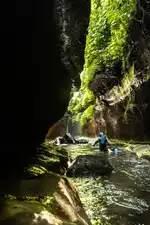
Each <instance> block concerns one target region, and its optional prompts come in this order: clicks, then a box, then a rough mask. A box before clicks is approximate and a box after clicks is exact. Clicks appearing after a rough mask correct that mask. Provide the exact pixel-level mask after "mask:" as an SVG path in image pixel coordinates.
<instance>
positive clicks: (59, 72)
mask: <svg viewBox="0 0 150 225" xmlns="http://www.w3.org/2000/svg"><path fill="white" fill-rule="evenodd" d="M57 4H58V6H59V4H60V1H58V2H57ZM0 9H1V10H0V20H1V29H0V35H1V42H0V54H1V60H0V73H1V78H0V109H1V110H0V111H1V113H0V183H1V186H3V187H11V188H12V189H15V188H16V186H18V185H19V182H20V179H22V178H23V176H24V168H25V166H27V165H29V164H30V163H31V158H32V157H36V153H37V152H36V151H37V150H36V148H37V147H38V146H39V145H40V144H41V143H42V142H43V141H44V138H45V136H46V134H47V132H48V129H49V127H50V126H51V125H52V124H53V123H55V122H56V121H57V120H58V119H60V118H61V117H62V116H63V114H64V113H65V111H66V108H67V105H68V102H69V97H70V88H71V79H70V72H71V71H69V70H68V68H67V67H66V65H64V62H63V61H62V59H61V56H62V49H61V48H62V46H61V41H60V39H61V31H60V30H59V29H58V27H57V21H58V20H59V18H58V16H59V15H58V14H56V1H53V0H51V1H48V0H44V1H39V0H36V1H29V0H26V1H24V0H23V1H19V0H16V1H14V0H12V1H2V2H1V3H0ZM87 10H88V11H89V9H87ZM71 13H72V12H71ZM83 14H84V12H83ZM85 14H87V12H86V10H85ZM60 19H61V18H60ZM85 29H86V26H84V32H83V33H85ZM82 57H83V56H82ZM68 60H69V58H68ZM6 192H7V188H6ZM3 203H4V198H2V200H1V199H0V210H1V209H2V206H3ZM11 224H12V223H11Z"/></svg>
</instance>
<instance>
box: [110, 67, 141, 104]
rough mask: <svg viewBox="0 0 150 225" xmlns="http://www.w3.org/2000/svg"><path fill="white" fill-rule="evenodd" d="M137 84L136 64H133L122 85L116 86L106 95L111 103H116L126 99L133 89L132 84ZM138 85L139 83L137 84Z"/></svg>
mask: <svg viewBox="0 0 150 225" xmlns="http://www.w3.org/2000/svg"><path fill="white" fill-rule="evenodd" d="M134 84H136V79H135V76H134V65H132V66H131V68H130V70H129V73H126V74H125V75H124V77H123V79H122V81H121V85H118V86H114V87H113V88H112V89H111V90H110V91H109V92H108V93H107V94H106V95H107V101H108V102H109V105H114V104H116V103H118V102H120V101H122V100H124V99H125V97H127V96H128V95H130V93H131V91H132V85H134ZM136 86H137V85H136Z"/></svg>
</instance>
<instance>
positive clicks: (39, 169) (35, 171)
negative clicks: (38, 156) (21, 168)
mask: <svg viewBox="0 0 150 225" xmlns="http://www.w3.org/2000/svg"><path fill="white" fill-rule="evenodd" d="M27 171H28V172H29V173H31V174H32V175H33V176H39V175H40V174H44V173H46V172H48V171H47V169H46V168H44V167H43V166H40V165H33V166H31V167H29V168H27Z"/></svg>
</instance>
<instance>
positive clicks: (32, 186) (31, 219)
mask: <svg viewBox="0 0 150 225" xmlns="http://www.w3.org/2000/svg"><path fill="white" fill-rule="evenodd" d="M18 194H19V196H9V199H7V200H6V201H5V204H4V209H5V210H4V211H3V214H2V215H1V218H0V224H1V225H34V224H36V225H63V224H65V225H71V224H74V225H91V223H90V220H89V219H88V217H87V215H86V213H85V211H84V209H83V207H82V204H81V201H80V199H79V197H78V193H77V190H76V188H75V187H74V186H73V185H72V184H71V183H70V182H69V181H68V180H67V179H66V178H61V177H60V176H58V175H54V174H51V175H50V174H49V175H48V176H42V177H38V178H36V179H31V180H25V181H22V185H21V186H20V193H18Z"/></svg>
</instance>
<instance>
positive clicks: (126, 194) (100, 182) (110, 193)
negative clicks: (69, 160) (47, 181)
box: [70, 145, 150, 225]
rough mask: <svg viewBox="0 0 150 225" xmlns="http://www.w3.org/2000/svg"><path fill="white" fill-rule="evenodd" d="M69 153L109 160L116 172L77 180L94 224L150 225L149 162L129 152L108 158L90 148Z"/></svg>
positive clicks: (81, 148)
mask: <svg viewBox="0 0 150 225" xmlns="http://www.w3.org/2000/svg"><path fill="white" fill-rule="evenodd" d="M70 150H71V152H72V155H73V156H74V157H75V156H76V155H77V153H78V154H98V155H101V157H108V160H109V161H110V163H111V164H112V166H113V168H114V171H113V172H112V174H111V175H109V176H105V177H89V178H76V179H74V182H75V183H76V185H77V188H78V190H79V195H80V198H81V200H82V202H83V205H84V208H85V210H86V212H87V214H88V216H89V218H91V221H92V223H93V224H97V225H100V224H111V225H150V163H149V162H147V161H145V160H141V159H138V158H137V156H136V155H135V154H132V153H129V152H122V153H118V154H113V153H109V154H105V153H100V152H99V150H98V149H97V148H94V149H92V148H91V147H90V146H82V145H81V146H76V147H75V146H74V147H70ZM91 150H92V152H91ZM79 152H80V153H79Z"/></svg>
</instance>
